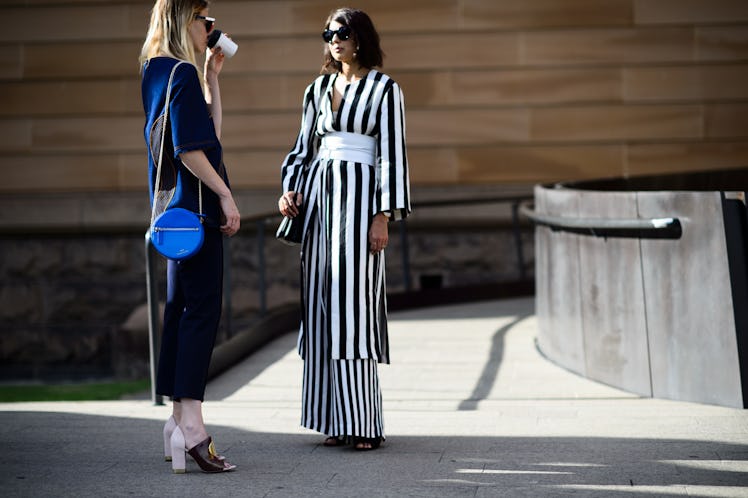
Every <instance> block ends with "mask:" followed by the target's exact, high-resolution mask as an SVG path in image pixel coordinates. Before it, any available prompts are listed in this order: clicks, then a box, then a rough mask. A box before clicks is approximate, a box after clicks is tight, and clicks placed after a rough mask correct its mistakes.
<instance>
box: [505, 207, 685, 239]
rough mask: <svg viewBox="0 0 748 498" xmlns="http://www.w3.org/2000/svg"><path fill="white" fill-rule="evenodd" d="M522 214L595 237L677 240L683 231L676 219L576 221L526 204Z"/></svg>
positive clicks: (540, 221) (534, 219) (548, 224)
mask: <svg viewBox="0 0 748 498" xmlns="http://www.w3.org/2000/svg"><path fill="white" fill-rule="evenodd" d="M519 210H520V212H521V213H522V215H524V216H526V217H527V218H529V219H531V220H532V221H533V222H534V223H535V224H537V225H545V226H548V227H550V228H551V229H553V230H564V231H569V232H575V233H580V234H585V235H593V236H596V237H615V236H618V237H637V238H665V239H672V238H675V239H678V238H680V237H681V235H682V234H683V228H682V225H681V223H680V220H679V219H678V218H674V217H665V218H580V217H574V218H571V217H567V216H554V215H550V214H544V213H538V212H536V211H535V210H534V209H532V208H531V207H529V205H528V204H526V203H522V204H520V207H519Z"/></svg>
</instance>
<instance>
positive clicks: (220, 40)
mask: <svg viewBox="0 0 748 498" xmlns="http://www.w3.org/2000/svg"><path fill="white" fill-rule="evenodd" d="M208 47H209V48H213V47H220V48H221V52H223V54H224V55H225V56H226V57H233V56H234V54H235V53H236V49H238V48H239V45H237V44H236V43H234V41H233V40H232V39H231V38H229V37H228V36H226V35H225V34H224V33H223V32H222V31H221V30H220V29H214V30H213V32H212V33H211V34H210V36H209V37H208Z"/></svg>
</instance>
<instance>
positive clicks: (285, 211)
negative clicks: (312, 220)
mask: <svg viewBox="0 0 748 498" xmlns="http://www.w3.org/2000/svg"><path fill="white" fill-rule="evenodd" d="M302 201H303V197H302V195H301V192H293V191H291V190H289V191H288V192H286V193H285V194H283V195H282V196H281V198H280V199H278V210H279V211H280V212H281V214H282V215H283V216H287V217H289V218H294V217H296V215H297V214H299V206H301V203H302Z"/></svg>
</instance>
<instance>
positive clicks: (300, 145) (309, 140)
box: [281, 80, 321, 192]
mask: <svg viewBox="0 0 748 498" xmlns="http://www.w3.org/2000/svg"><path fill="white" fill-rule="evenodd" d="M319 83H320V81H319V80H317V81H315V82H313V83H312V84H310V85H309V86H308V87H307V88H306V90H305V91H304V101H303V109H302V113H301V127H300V128H299V135H298V137H296V142H294V145H293V147H292V148H291V151H290V152H289V153H288V155H287V156H286V158H285V159H284V160H283V164H282V166H281V185H282V188H283V192H288V191H290V190H295V189H296V187H297V185H298V183H299V175H302V174H303V172H304V166H305V165H307V164H309V163H310V162H311V161H312V159H313V158H314V154H315V149H316V145H315V130H314V129H313V128H314V124H315V123H316V121H317V120H316V119H315V117H316V115H317V99H316V98H315V86H318V84H319ZM320 91H321V90H320ZM299 190H301V188H299Z"/></svg>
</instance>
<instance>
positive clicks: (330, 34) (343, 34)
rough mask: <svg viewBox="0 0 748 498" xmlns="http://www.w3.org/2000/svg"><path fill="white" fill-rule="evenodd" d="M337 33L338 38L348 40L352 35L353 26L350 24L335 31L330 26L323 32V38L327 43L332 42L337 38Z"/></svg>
mask: <svg viewBox="0 0 748 498" xmlns="http://www.w3.org/2000/svg"><path fill="white" fill-rule="evenodd" d="M335 35H338V40H340V41H346V40H347V39H348V38H350V37H351V28H350V27H348V26H341V27H339V28H338V29H337V30H335V31H333V30H331V29H329V28H328V29H326V30H324V31H323V32H322V39H323V40H325V41H326V42H327V43H332V39H333V38H335Z"/></svg>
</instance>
